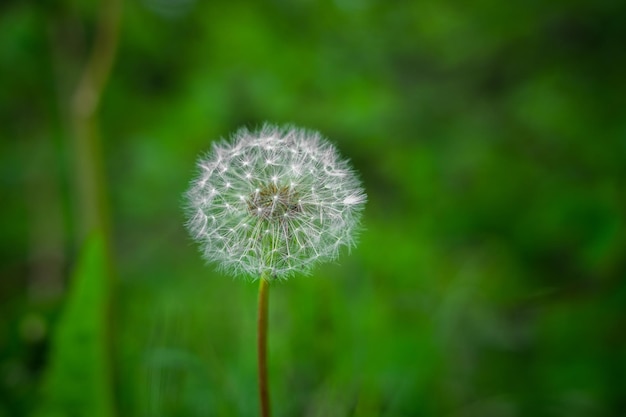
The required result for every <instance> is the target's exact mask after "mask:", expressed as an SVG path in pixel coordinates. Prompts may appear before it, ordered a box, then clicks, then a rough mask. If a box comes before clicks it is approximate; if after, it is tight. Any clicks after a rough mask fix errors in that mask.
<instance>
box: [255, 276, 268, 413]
mask: <svg viewBox="0 0 626 417" xmlns="http://www.w3.org/2000/svg"><path fill="white" fill-rule="evenodd" d="M268 302H269V281H268V279H267V277H266V276H265V274H264V275H262V276H261V279H260V283H259V310H258V321H257V324H258V333H257V350H258V364H259V406H260V409H261V417H269V416H270V395H269V387H268V384H267V306H268Z"/></svg>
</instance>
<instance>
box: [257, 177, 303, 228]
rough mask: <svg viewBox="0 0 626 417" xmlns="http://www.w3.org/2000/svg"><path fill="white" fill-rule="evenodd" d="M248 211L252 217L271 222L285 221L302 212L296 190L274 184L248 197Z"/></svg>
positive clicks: (259, 189)
mask: <svg viewBox="0 0 626 417" xmlns="http://www.w3.org/2000/svg"><path fill="white" fill-rule="evenodd" d="M257 190H258V191H257ZM248 210H249V211H250V214H251V215H252V216H256V217H259V218H261V219H265V220H269V221H285V219H286V218H292V217H294V216H297V215H298V213H301V212H302V209H301V208H300V201H299V197H298V193H297V192H296V190H295V189H293V188H292V187H290V186H285V185H282V186H280V185H276V184H274V183H269V184H267V185H265V186H262V187H261V188H257V189H255V191H254V192H253V193H252V194H251V195H250V196H249V197H248Z"/></svg>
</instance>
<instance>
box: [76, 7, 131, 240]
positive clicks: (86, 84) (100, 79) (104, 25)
mask: <svg viewBox="0 0 626 417" xmlns="http://www.w3.org/2000/svg"><path fill="white" fill-rule="evenodd" d="M121 1H122V0H103V1H101V2H100V8H99V11H98V13H99V14H98V22H97V28H96V37H95V40H94V44H93V47H92V49H91V53H90V56H89V58H88V59H87V62H86V64H85V68H84V70H83V72H82V74H81V76H80V80H79V81H78V84H77V86H76V89H75V91H74V93H73V95H72V97H71V103H70V113H69V114H70V123H71V129H72V137H73V150H74V159H75V164H76V180H77V194H78V198H79V204H80V205H79V209H80V211H79V213H80V214H79V215H80V221H81V224H80V225H79V241H82V240H83V239H84V238H85V236H87V235H88V234H89V233H91V232H92V231H93V230H94V229H99V230H101V232H102V233H103V234H104V237H105V245H106V246H105V249H106V250H108V249H109V245H110V238H109V236H110V233H109V228H110V227H109V216H108V204H107V190H106V184H105V183H106V181H105V178H104V166H103V165H104V164H103V158H102V149H101V148H102V146H101V141H100V136H99V132H98V112H99V109H100V101H101V97H102V94H103V92H104V89H105V86H106V83H107V81H108V79H109V75H110V73H111V68H112V67H113V62H114V61H115V54H116V51H117V44H118V38H119V26H120V17H121V7H122V6H121Z"/></svg>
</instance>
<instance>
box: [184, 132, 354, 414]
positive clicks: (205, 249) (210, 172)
mask: <svg viewBox="0 0 626 417" xmlns="http://www.w3.org/2000/svg"><path fill="white" fill-rule="evenodd" d="M198 167H199V175H198V177H197V178H196V179H195V180H194V181H193V183H192V186H191V188H190V189H189V191H188V192H187V201H188V205H187V210H188V218H189V220H188V223H187V227H188V229H189V231H190V233H191V235H192V236H193V237H194V239H196V240H197V241H198V242H199V243H200V245H201V249H202V253H203V256H204V257H205V258H206V259H207V260H208V261H210V262H215V263H217V264H218V266H219V268H221V269H222V270H223V271H225V272H228V273H230V274H233V275H245V276H248V277H252V279H258V278H260V286H259V316H258V317H259V322H258V326H259V333H258V350H259V388H260V405H261V415H262V416H269V395H268V392H267V366H266V359H265V357H266V353H265V350H266V337H267V336H266V335H267V305H268V281H269V280H270V279H273V278H288V277H290V276H292V275H294V274H295V273H309V272H310V271H311V268H312V267H313V266H314V265H315V264H316V263H318V262H322V261H330V260H333V259H335V258H337V256H338V255H339V252H340V250H341V248H343V247H346V248H348V249H349V248H351V247H352V246H354V244H355V237H356V232H357V230H358V227H359V222H360V217H361V211H362V209H363V205H364V203H365V201H366V195H365V192H364V190H363V188H362V186H361V183H360V181H359V179H358V177H357V176H356V174H355V172H354V171H353V170H352V168H351V167H350V165H349V163H348V161H347V160H345V159H342V158H341V157H340V156H339V154H338V153H337V151H336V149H335V147H334V146H333V145H332V144H331V143H329V142H328V141H327V140H326V139H324V138H323V137H322V136H321V135H320V134H319V133H318V132H314V131H310V130H305V129H299V128H295V127H292V126H286V127H277V126H274V125H268V124H266V125H264V126H263V127H262V128H261V129H260V130H257V131H249V130H247V129H241V130H239V131H237V132H236V133H235V134H234V135H233V137H232V138H231V140H230V141H222V142H218V143H215V144H214V145H213V148H212V149H211V151H210V152H209V153H208V154H207V155H206V157H204V158H201V159H200V160H199V161H198Z"/></svg>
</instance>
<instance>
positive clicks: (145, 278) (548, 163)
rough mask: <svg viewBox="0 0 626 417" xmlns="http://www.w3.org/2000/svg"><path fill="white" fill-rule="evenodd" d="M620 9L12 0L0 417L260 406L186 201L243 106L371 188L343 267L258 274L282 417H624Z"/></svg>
mask: <svg viewBox="0 0 626 417" xmlns="http://www.w3.org/2000/svg"><path fill="white" fill-rule="evenodd" d="M118 6H120V7H119V8H118ZM100 8H102V10H100ZM625 21H626V3H624V2H622V1H619V0H598V1H579V0H554V1H527V2H523V3H521V2H501V1H489V0H482V1H474V2H457V1H452V0H443V1H393V2H392V1H386V2H385V1H374V0H335V1H331V0H323V1H312V0H294V1H286V0H272V1H266V2H256V1H243V0H234V1H224V0H222V1H217V0H216V1H203V0H126V1H124V4H123V5H121V4H120V3H119V1H117V0H110V1H108V2H107V1H103V2H102V4H100V3H99V2H97V1H88V0H60V1H34V0H31V1H28V0H27V1H24V0H4V1H3V2H2V3H1V4H0V135H1V141H0V149H1V151H0V181H1V189H0V190H1V191H0V192H1V195H0V201H1V203H0V231H1V233H2V239H1V240H0V273H1V278H0V416H2V417H5V416H31V415H32V416H90V417H91V416H102V417H107V416H122V417H123V416H142V417H143V416H146V417H152V416H181V417H182V416H252V415H255V414H256V413H257V406H258V403H257V391H256V390H257V388H256V356H255V355H256V352H255V312H256V291H257V286H256V285H255V283H251V282H248V281H244V280H237V279H232V278H230V277H227V276H223V275H220V274H219V273H217V272H216V271H215V269H214V268H213V266H212V265H205V264H204V262H203V260H202V259H201V258H200V256H199V254H198V251H197V248H196V245H195V244H194V243H193V242H191V241H190V239H189V238H188V236H187V233H186V231H185V229H184V226H183V223H184V221H185V219H184V214H183V210H182V209H181V206H182V203H183V197H182V195H183V193H184V191H185V190H186V188H187V187H188V183H189V181H190V179H191V178H192V176H193V175H194V172H195V167H194V164H195V160H196V158H197V157H198V155H199V154H201V153H202V152H205V151H207V150H208V149H209V148H210V146H211V142H212V141H214V140H217V139H219V138H220V137H227V136H228V135H229V134H230V133H231V132H233V131H234V130H236V129H237V128H238V127H240V126H242V125H245V126H248V127H250V128H254V127H258V126H260V125H261V124H262V123H263V122H264V121H270V122H273V123H279V124H282V123H295V124H297V125H301V126H305V127H308V128H311V129H315V130H319V131H321V132H323V134H324V135H326V136H327V137H328V138H329V139H330V140H332V141H333V142H334V143H335V144H336V145H337V147H338V148H339V149H340V152H341V153H342V155H344V156H345V157H348V158H350V159H351V161H352V163H353V165H354V166H355V168H356V169H357V170H358V171H359V172H360V174H361V177H362V180H363V182H364V185H365V188H366V190H367V193H368V196H369V201H368V204H367V207H366V210H365V213H364V226H365V230H364V232H363V233H362V235H361V238H360V244H359V246H358V247H357V248H356V249H355V250H353V251H352V253H350V254H348V253H344V254H343V256H342V257H341V258H340V260H339V262H337V263H336V264H329V265H323V266H320V267H318V268H317V269H316V270H315V272H314V273H313V274H312V276H310V277H296V278H293V279H291V280H289V281H287V282H277V283H274V284H273V285H272V287H271V295H270V298H271V299H270V310H271V314H270V349H269V354H270V374H271V396H272V401H273V410H274V414H275V415H276V416H310V417H313V416H320V417H332V416H391V417H394V416H481V417H483V416H484V417H489V416H494V417H495V416H503V417H508V416H510V417H515V416H530V415H532V416H568V417H577V416H594V417H597V416H624V415H626V283H625V282H624V278H625V277H626V274H625V272H626V250H625V248H626V220H625V216H624V213H626V189H625V184H626V81H625V79H626V78H625V76H626V49H625V48H626V24H625V23H624V22H625Z"/></svg>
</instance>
